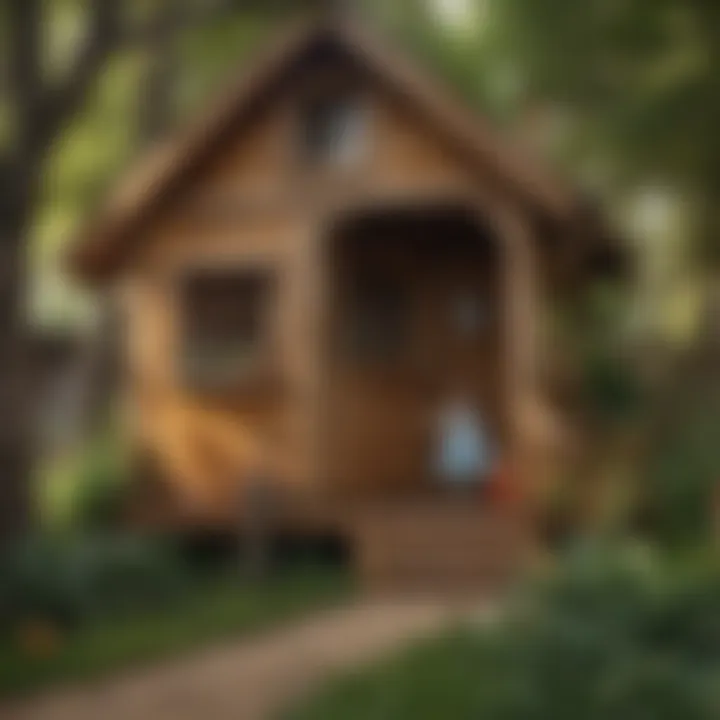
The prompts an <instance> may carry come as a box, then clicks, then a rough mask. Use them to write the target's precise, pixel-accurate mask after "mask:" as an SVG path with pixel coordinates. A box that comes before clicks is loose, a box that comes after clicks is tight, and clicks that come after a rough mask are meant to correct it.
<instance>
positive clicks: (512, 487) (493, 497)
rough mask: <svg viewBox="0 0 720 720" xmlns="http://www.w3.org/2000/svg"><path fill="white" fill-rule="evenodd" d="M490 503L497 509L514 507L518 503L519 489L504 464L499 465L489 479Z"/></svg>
mask: <svg viewBox="0 0 720 720" xmlns="http://www.w3.org/2000/svg"><path fill="white" fill-rule="evenodd" d="M488 494H489V497H490V502H491V503H492V504H493V505H495V506H498V507H504V508H509V507H515V506H517V505H518V503H519V502H520V489H519V488H518V486H517V483H516V482H515V478H514V475H513V473H512V471H511V470H510V468H509V467H508V466H507V465H506V464H505V463H500V464H499V465H498V466H497V467H496V469H495V471H494V472H493V474H492V477H491V478H490V483H489V493H488Z"/></svg>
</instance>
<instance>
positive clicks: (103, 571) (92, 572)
mask: <svg viewBox="0 0 720 720" xmlns="http://www.w3.org/2000/svg"><path fill="white" fill-rule="evenodd" d="M185 577H186V572H185V571H184V569H183V567H182V564H181V563H180V561H179V560H178V558H177V557H176V556H175V554H174V553H172V552H171V551H170V550H169V549H168V548H166V547H163V546H162V545H161V544H160V543H158V542H154V541H151V540H147V539H143V538H134V537H126V536H82V537H74V538H62V537H39V538H33V539H29V540H27V541H25V542H24V543H22V544H21V545H20V546H19V547H17V548H15V549H13V550H12V551H11V552H9V553H8V554H7V557H5V558H4V559H3V562H2V566H1V567H0V578H2V580H1V584H0V621H1V624H2V626H4V627H5V628H6V629H11V628H13V627H14V626H15V625H16V624H17V623H18V622H21V621H23V620H36V619H42V620H45V621H50V622H53V623H56V624H57V625H59V626H61V627H66V628H72V627H75V626H77V625H78V624H84V623H88V622H93V621H95V620H97V619H98V618H102V617H111V616H120V615H125V614H128V613H131V612H133V611H137V610H138V609H141V608H148V607H152V606H157V605H159V604H161V603H165V602H168V601H170V600H172V599H173V598H175V597H177V596H178V594H179V593H181V591H182V590H183V586H184V582H185Z"/></svg>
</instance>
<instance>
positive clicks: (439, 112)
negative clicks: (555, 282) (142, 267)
mask: <svg viewBox="0 0 720 720" xmlns="http://www.w3.org/2000/svg"><path fill="white" fill-rule="evenodd" d="M318 42H324V43H327V42H330V43H333V44H334V45H336V46H337V47H339V48H341V49H342V50H344V51H345V52H347V53H348V54H349V55H350V56H351V57H353V58H355V59H357V60H358V61H359V62H360V63H361V64H362V65H363V66H364V67H367V68H369V69H370V70H371V71H372V72H373V73H374V74H376V75H378V76H379V77H381V78H382V79H383V80H384V81H385V82H386V83H389V84H391V85H392V86H393V87H395V88H396V89H398V90H399V91H401V92H402V93H403V95H404V96H405V97H407V98H408V99H409V100H411V101H412V102H413V104H414V106H415V107H417V109H418V110H420V111H422V112H423V113H424V114H425V116H426V117H427V118H428V119H429V120H431V121H432V122H433V123H434V125H435V126H436V127H437V128H438V129H439V130H440V131H442V132H443V133H444V134H445V136H446V137H447V138H448V139H450V140H452V141H453V142H454V143H455V144H456V145H458V146H460V147H462V150H463V155H464V157H465V158H466V160H467V161H468V162H471V163H474V164H476V166H477V167H478V168H479V169H480V170H482V172H485V173H492V174H494V175H495V176H496V177H497V179H498V180H499V181H500V182H501V183H502V184H503V185H504V186H505V187H507V188H508V189H509V190H510V191H511V192H513V193H514V194H516V196H517V197H518V198H519V199H521V200H522V201H524V202H526V203H527V204H528V206H529V207H531V208H532V209H533V210H534V211H537V212H538V213H539V214H540V215H541V216H543V217H545V218H547V219H549V220H551V221H553V222H557V223H567V222H572V221H573V220H574V219H576V217H577V214H578V213H579V212H580V211H581V210H582V202H581V197H580V194H579V193H577V192H576V191H575V190H574V188H572V187H568V186H566V185H565V184H564V183H562V182H561V181H559V179H558V178H556V177H553V176H552V174H551V173H549V172H548V171H547V170H546V169H544V168H542V167H540V166H539V165H537V164H535V163H534V162H533V161H532V160H531V159H530V158H528V157H527V156H526V155H525V154H521V153H519V152H518V151H517V150H516V149H515V148H514V147H513V146H512V145H511V144H509V143H508V142H507V141H506V140H505V139H504V138H502V137H501V136H500V135H499V134H498V132H497V131H496V130H495V129H494V128H492V127H491V125H490V123H489V122H488V121H486V120H484V119H483V118H481V117H479V116H477V115H476V114H474V113H472V112H471V111H469V110H468V109H467V108H466V107H464V106H463V104H462V103H460V102H458V100H457V99H455V98H453V97H451V95H450V94H449V93H448V91H447V90H446V89H445V88H443V87H442V85H441V84H440V83H438V82H436V81H434V80H433V78H431V77H430V76H429V75H428V74H427V73H425V72H421V71H420V70H419V69H418V68H416V67H415V66H413V64H412V63H410V62H408V60H407V59H406V58H405V57H403V56H402V55H401V54H400V53H399V52H398V51H397V50H395V49H394V48H391V47H390V46H389V45H388V44H384V43H383V42H382V41H381V40H380V39H379V37H377V36H376V35H375V34H374V33H371V32H369V31H368V30H367V28H365V27H363V26H361V25H360V24H358V23H357V21H351V20H348V19H344V18H332V19H330V20H328V19H325V20H314V21H303V22H298V23H295V24H292V25H291V26H289V27H288V28H286V29H285V30H284V32H282V33H280V34H279V36H278V37H277V38H276V39H275V41H274V42H273V43H271V44H270V46H268V47H266V49H265V51H264V52H263V54H262V55H261V56H260V57H258V58H256V60H255V61H254V62H253V63H251V64H250V66H249V68H248V70H247V71H246V72H245V73H244V75H243V76H242V78H241V79H240V80H239V81H238V82H236V83H235V84H234V86H233V87H231V88H229V90H228V91H227V92H226V93H225V94H224V95H222V97H221V98H220V102H219V103H218V104H217V105H216V106H215V107H213V108H211V109H210V110H209V111H207V112H206V113H204V114H203V115H202V116H201V117H200V118H198V120H197V121H196V122H195V123H194V124H191V125H190V126H189V127H186V128H185V129H184V130H183V131H181V132H180V133H178V134H177V135H174V136H172V137H170V138H169V139H168V140H167V141H165V142H163V143H162V144H161V145H159V146H158V147H157V148H156V149H155V150H154V151H152V152H150V153H149V154H148V155H146V156H144V157H143V158H142V160H141V161H140V162H139V163H138V165H137V166H136V167H134V168H132V169H131V171H130V173H129V174H128V175H127V177H126V178H125V179H124V180H123V182H122V183H121V184H120V185H119V187H118V188H117V190H116V192H114V193H112V194H111V196H110V198H109V200H108V202H107V203H106V204H105V205H104V206H103V208H102V210H101V211H100V212H99V213H98V214H97V215H96V216H95V218H94V219H93V220H92V221H91V222H90V223H89V224H88V226H87V227H86V228H85V229H84V231H83V232H82V233H81V235H80V237H79V238H78V239H77V241H76V242H75V243H74V244H73V246H72V247H71V251H70V256H69V260H70V268H71V271H72V272H73V273H74V274H76V275H77V276H79V277H81V278H83V279H85V280H99V279H101V278H103V277H106V276H108V275H110V274H112V272H113V271H114V270H115V269H116V268H117V267H118V266H119V265H121V264H122V260H123V259H124V258H125V256H126V254H127V251H128V250H129V249H130V246H131V244H132V239H133V236H134V235H135V234H136V233H134V232H133V231H134V230H136V229H137V228H138V227H139V225H140V224H141V223H142V222H143V220H144V219H146V218H147V217H148V215H149V214H150V213H152V212H153V210H154V209H155V208H157V207H158V205H159V203H161V202H162V201H163V200H164V199H165V198H167V197H168V196H169V195H170V194H172V193H173V192H174V191H176V190H177V189H178V188H179V187H180V186H181V184H182V183H183V182H184V180H185V179H186V178H187V176H188V174H189V173H191V172H192V171H193V170H194V169H195V168H196V167H197V166H198V165H199V164H200V163H201V162H202V161H203V160H204V159H205V158H206V157H207V156H208V155H209V154H210V153H211V152H212V151H213V149H215V148H216V147H217V144H218V141H219V140H221V139H222V138H223V137H224V136H225V132H226V131H227V130H228V129H229V128H233V127H235V126H236V124H237V123H238V122H239V121H241V120H242V119H243V118H244V117H246V116H247V115H248V113H249V112H250V110H251V108H252V107H253V103H254V101H255V100H256V99H257V98H258V97H259V96H260V95H262V93H263V92H264V91H265V89H266V88H268V87H269V86H271V85H272V84H273V82H274V81H275V80H276V79H277V78H279V77H281V76H282V74H283V73H284V72H285V71H286V70H287V69H288V68H290V67H292V64H293V63H294V62H295V61H296V60H297V59H298V58H300V57H302V55H303V53H304V52H306V51H307V50H308V49H311V48H312V47H313V45H314V44H315V43H318Z"/></svg>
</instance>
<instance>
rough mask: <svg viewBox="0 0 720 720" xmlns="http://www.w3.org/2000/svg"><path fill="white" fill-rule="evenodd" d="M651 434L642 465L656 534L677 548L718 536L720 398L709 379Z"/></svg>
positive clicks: (653, 529)
mask: <svg viewBox="0 0 720 720" xmlns="http://www.w3.org/2000/svg"><path fill="white" fill-rule="evenodd" d="M698 390H699V393H700V394H699V395H697V394H696V393H695V392H689V393H688V394H689V397H687V398H685V399H684V400H685V402H683V403H682V406H681V407H678V408H675V411H674V413H673V415H672V417H668V418H666V419H665V424H666V427H664V428H663V429H662V431H661V432H659V433H657V435H654V434H652V433H651V439H650V442H649V452H648V455H649V457H648V459H647V461H646V464H645V467H643V468H642V478H641V479H642V481H643V483H644V488H645V505H646V508H647V516H648V521H649V523H650V529H651V530H652V532H653V535H654V537H655V538H657V539H658V540H660V541H661V542H663V543H664V544H666V545H669V546H671V547H677V546H680V547H682V546H693V545H697V544H698V543H707V542H712V541H713V534H714V532H715V530H716V522H717V520H718V510H719V508H718V500H719V499H720V426H718V422H717V417H718V416H717V413H718V409H719V408H720V404H719V403H720V397H718V395H717V391H716V390H714V389H713V387H712V384H711V383H709V382H708V383H707V384H705V385H704V387H703V388H702V389H701V390H700V389H698Z"/></svg>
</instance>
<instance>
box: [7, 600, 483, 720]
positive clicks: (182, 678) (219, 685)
mask: <svg viewBox="0 0 720 720" xmlns="http://www.w3.org/2000/svg"><path fill="white" fill-rule="evenodd" d="M479 609H480V608H479V605H477V604H475V603H468V602H462V603H457V602H448V601H435V600H409V599H394V600H381V599H376V600H364V601H362V602H358V603H356V604H354V605H352V606H349V607H345V608H342V609H337V610H332V611H326V612H324V613H322V614H319V615H316V616H314V617H312V618H310V619H308V620H305V621H303V622H300V623H298V624H295V625H292V626H289V627H284V628H282V629H278V630H275V631H271V632H269V633H266V634H262V635H259V636H257V637H253V638H246V639H241V640H239V641H238V642H237V643H235V644H232V645H228V646H225V647H223V648H219V649H215V650H211V651H205V652H203V653H201V654H199V655H192V656H189V657H186V658H183V659H180V660H177V661H173V662H170V663H167V664H164V665H161V666H157V667H154V668H150V669H144V670H142V671H137V672H134V673H131V674H126V675H122V676H119V677H118V676H116V677H111V678H108V679H105V680H102V681H99V682H96V683H94V684H92V685H88V686H85V687H76V688H71V689H67V690H58V691H54V692H51V693H48V694H45V695H43V696H40V697H36V698H30V699H27V700H23V701H20V702H16V703H14V704H10V705H6V706H4V707H3V706H1V705H0V717H1V718H3V720H130V719H132V720H166V719H167V720H225V719H226V718H227V720H230V719H232V720H266V719H268V718H272V717H273V716H274V715H275V714H276V713H277V712H278V711H280V710H281V709H283V708H285V707H288V705H290V704H292V703H293V702H294V701H295V700H297V699H298V698H300V697H301V696H302V695H304V694H305V693H307V692H309V691H311V690H312V689H313V688H314V687H316V686H317V685H318V684H321V683H322V682H323V681H324V680H326V679H328V678H329V677H331V676H332V675H333V673H335V672H337V671H341V670H343V669H346V668H350V667H353V666H357V665H362V664H363V663H368V662H372V660H373V659H374V658H376V657H379V656H382V655H383V654H384V653H387V652H391V651H392V650H394V649H396V648H398V647H400V646H402V645H403V644H404V643H407V642H409V641H411V640H413V639H415V638H417V637H421V636H422V635H424V634H427V633H432V632H433V631H435V630H439V629H441V628H442V627H443V626H444V625H446V624H451V623H452V622H454V621H457V620H460V619H462V618H467V617H469V616H470V615H471V614H472V613H476V612H479ZM338 720H341V719H338Z"/></svg>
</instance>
